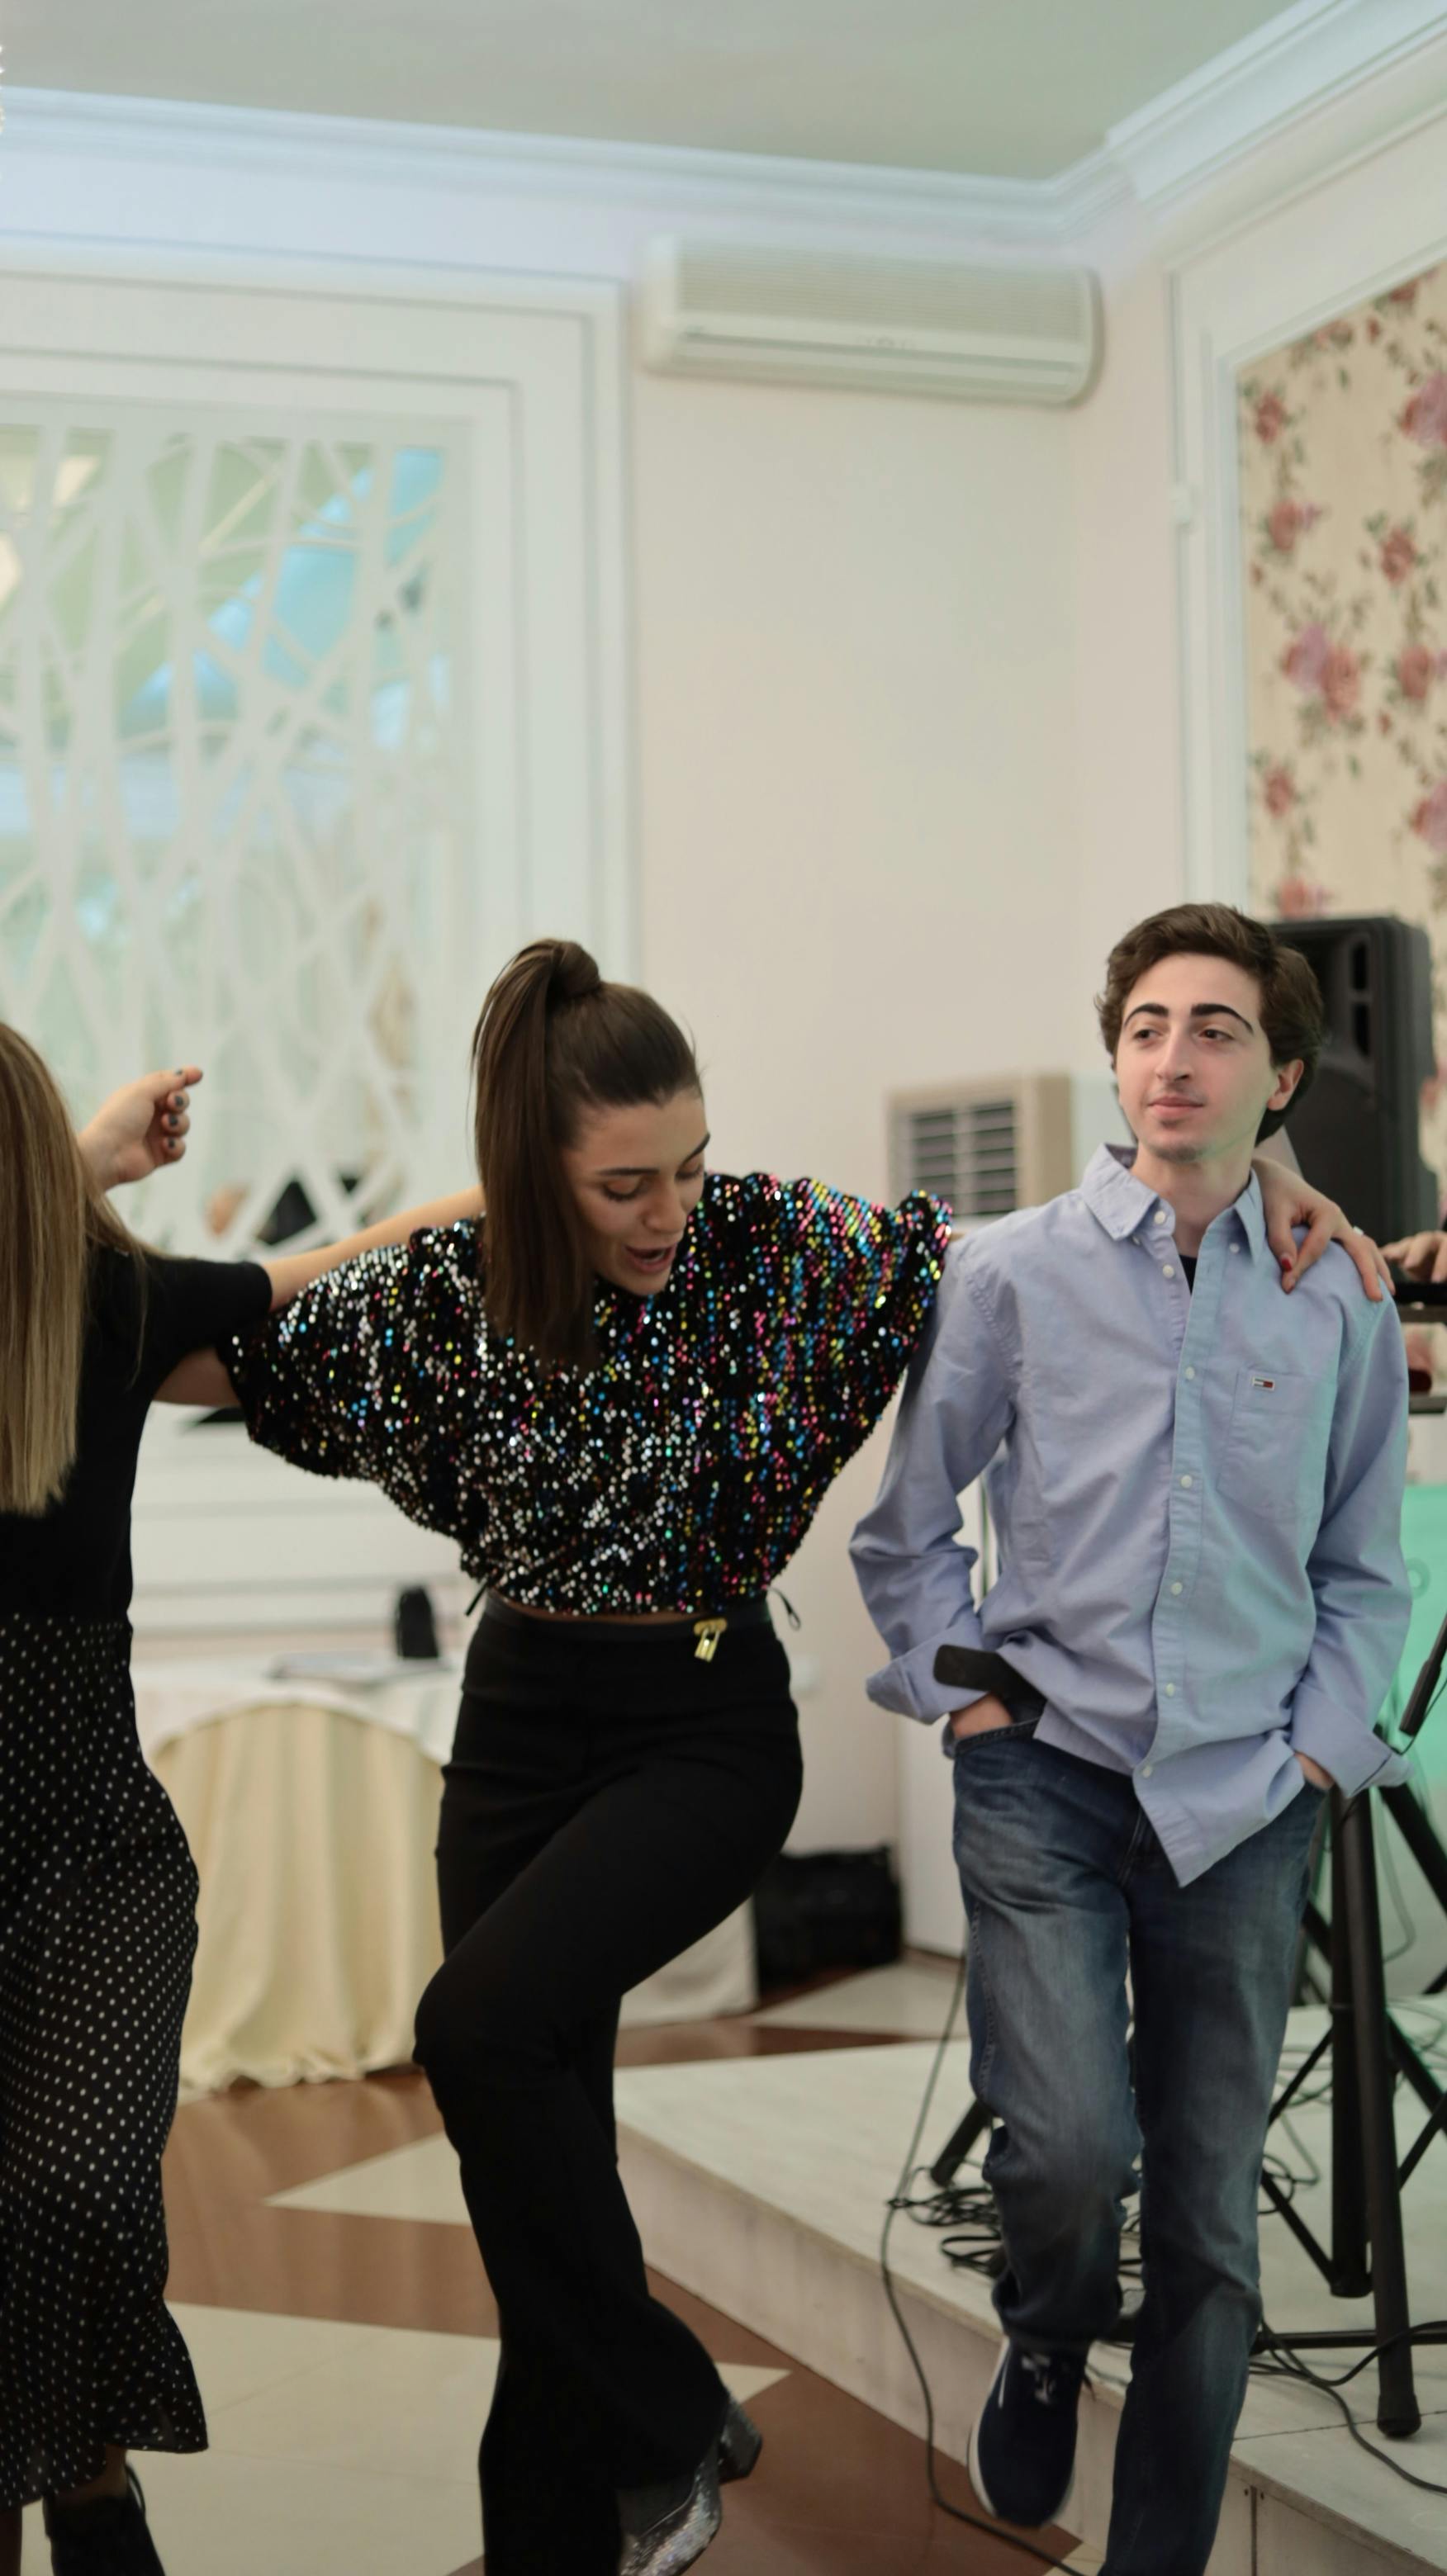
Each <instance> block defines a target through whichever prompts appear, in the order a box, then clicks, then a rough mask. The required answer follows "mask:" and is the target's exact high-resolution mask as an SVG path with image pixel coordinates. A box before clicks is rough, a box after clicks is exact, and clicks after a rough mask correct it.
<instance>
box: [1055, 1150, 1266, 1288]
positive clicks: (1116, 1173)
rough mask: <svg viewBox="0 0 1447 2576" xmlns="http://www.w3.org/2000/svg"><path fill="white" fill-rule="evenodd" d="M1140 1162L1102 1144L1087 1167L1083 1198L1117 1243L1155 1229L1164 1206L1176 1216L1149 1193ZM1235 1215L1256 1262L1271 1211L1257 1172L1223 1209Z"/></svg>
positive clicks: (1157, 1195)
mask: <svg viewBox="0 0 1447 2576" xmlns="http://www.w3.org/2000/svg"><path fill="white" fill-rule="evenodd" d="M1134 1160H1135V1153H1134V1149H1133V1147H1131V1146H1129V1145H1098V1146H1097V1147H1096V1149H1095V1152H1094V1153H1093V1154H1092V1155H1091V1158H1090V1161H1089V1162H1088V1163H1087V1165H1086V1167H1085V1177H1084V1179H1083V1180H1082V1182H1081V1184H1080V1195H1081V1197H1082V1198H1083V1199H1084V1201H1085V1204H1086V1206H1087V1207H1088V1208H1089V1210H1090V1212H1091V1214H1092V1216H1094V1217H1095V1218H1096V1219H1097V1221H1098V1222H1099V1223H1100V1224H1101V1225H1103V1226H1104V1228H1105V1231H1106V1233H1107V1234H1108V1235H1109V1236H1110V1237H1111V1240H1112V1241H1113V1242H1115V1243H1123V1242H1124V1241H1125V1240H1126V1237H1127V1236H1128V1235H1133V1234H1137V1233H1139V1231H1140V1228H1141V1227H1142V1226H1143V1225H1147V1224H1149V1222H1150V1220H1151V1219H1152V1217H1153V1216H1154V1215H1155V1212H1156V1209H1157V1208H1158V1207H1163V1208H1165V1209H1166V1212H1167V1214H1168V1215H1170V1216H1174V1214H1175V1211H1174V1209H1173V1208H1171V1207H1169V1205H1168V1203H1167V1201H1166V1200H1165V1199H1163V1198H1161V1197H1160V1196H1159V1194H1158V1193H1157V1192H1156V1191H1155V1190H1151V1189H1147V1187H1146V1184H1145V1182H1144V1181H1140V1180H1137V1178H1136V1176H1135V1174H1134V1172H1133V1171H1132V1170H1131V1164H1132V1163H1133V1161H1134ZM1223 1214H1225V1215H1227V1216H1232V1217H1234V1218H1235V1219H1236V1221H1237V1223H1238V1224H1239V1226H1240V1228H1241V1231H1242V1233H1243V1234H1244V1235H1245V1237H1246V1241H1247V1244H1248V1246H1249V1247H1250V1251H1251V1255H1252V1258H1253V1260H1254V1259H1256V1258H1257V1257H1258V1256H1259V1255H1260V1254H1261V1253H1262V1252H1264V1251H1265V1249H1266V1211H1265V1209H1264V1208H1263V1206H1262V1204H1261V1185H1260V1183H1259V1181H1258V1180H1257V1178H1256V1174H1255V1173H1254V1172H1253V1173H1252V1175H1251V1178H1250V1180H1249V1181H1248V1182H1247V1184H1246V1187H1245V1189H1244V1190H1243V1191H1242V1192H1241V1195H1240V1197H1239V1198H1238V1199H1236V1200H1235V1201H1233V1203H1232V1205H1231V1206H1230V1207H1229V1208H1227V1209H1225V1210H1223Z"/></svg>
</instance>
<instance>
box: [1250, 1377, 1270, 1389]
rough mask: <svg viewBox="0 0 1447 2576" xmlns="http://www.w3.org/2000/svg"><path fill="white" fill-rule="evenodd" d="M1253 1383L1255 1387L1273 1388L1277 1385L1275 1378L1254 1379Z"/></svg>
mask: <svg viewBox="0 0 1447 2576" xmlns="http://www.w3.org/2000/svg"><path fill="white" fill-rule="evenodd" d="M1251 1383H1252V1385H1253V1386H1266V1387H1271V1386H1274V1385H1275V1384H1276V1380H1275V1378H1274V1377H1254V1378H1253V1379H1252V1381H1251Z"/></svg>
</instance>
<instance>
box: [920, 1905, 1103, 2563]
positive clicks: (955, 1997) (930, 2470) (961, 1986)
mask: <svg viewBox="0 0 1447 2576" xmlns="http://www.w3.org/2000/svg"><path fill="white" fill-rule="evenodd" d="M964 1990H965V1954H964V1952H963V1951H961V1953H960V1964H959V1967H958V1969H957V1970H956V1973H955V1989H954V1993H953V1994H952V1995H951V1997H950V2009H949V2013H948V2016H947V2018H946V2021H945V2026H944V2029H943V2031H942V2032H941V2034H940V2041H939V2046H938V2047H937V2049H936V2050H935V2057H934V2064H933V2066H932V2067H931V2068H930V2071H929V2081H928V2083H927V2084H926V2086H925V2088H924V2100H923V2101H922V2102H921V2104H920V2106H919V2117H918V2119H917V2120H916V2121H915V2124H914V2135H913V2137H912V2138H911V2139H910V2142H909V2151H908V2153H907V2155H906V2156H905V2160H904V2165H903V2169H902V2171H901V2173H900V2177H899V2182H898V2185H897V2187H896V2189H895V2191H894V2194H893V2196H892V2198H891V2199H890V2200H889V2201H888V2202H887V2203H886V2206H885V2214H884V2233H883V2234H882V2236H881V2237H880V2240H879V2271H880V2277H881V2279H882V2281H883V2283H884V2295H885V2297H886V2299H887V2300H888V2301H889V2312H890V2315H891V2316H892V2317H893V2319H894V2322H895V2324H896V2325H897V2326H898V2328H899V2332H900V2339H901V2341H902V2343H903V2345H904V2348H905V2351H906V2352H907V2353H908V2355H909V2358H910V2362H911V2364H912V2366H913V2369H914V2375H915V2377H916V2379H917V2380H918V2381H919V2389H920V2395H921V2397H922V2398H923V2399H924V2421H925V2436H924V2456H925V2474H926V2476H927V2478H928V2480H929V2491H930V2495H931V2498H932V2500H933V2501H934V2503H935V2504H937V2505H938V2507H939V2509H940V2511H941V2513H947V2514H948V2515H949V2517H950V2520H951V2521H952V2522H963V2523H967V2524H968V2526H969V2528H970V2530H971V2531H983V2532H985V2533H987V2534H988V2536H989V2538H990V2539H991V2540H997V2541H999V2542H1001V2543H1002V2545H1003V2546H1004V2547H1005V2548H1006V2549H1018V2550H1019V2551H1020V2553H1021V2556H1022V2557H1025V2558H1031V2559H1033V2560H1034V2562H1035V2564H1036V2566H1037V2567H1056V2568H1063V2569H1065V2570H1066V2576H1069V2565H1070V2562H1069V2560H1068V2559H1065V2558H1052V2557H1051V2555H1050V2553H1049V2551H1048V2550H1046V2549H1037V2548H1036V2546H1035V2544H1034V2542H1033V2541H1030V2540H1021V2539H1018V2538H1017V2537H1016V2535H1015V2534H1014V2533H1013V2532H1011V2531H1006V2530H1005V2529H1003V2527H1002V2526H1001V2525H1000V2524H999V2523H998V2522H985V2521H982V2520H981V2518H980V2516H979V2515H978V2514H973V2513H966V2512H965V2511H964V2510H963V2508H962V2507H961V2506H960V2505H957V2504H951V2503H950V2500H949V2498H948V2496H946V2495H944V2494H943V2493H942V2492H941V2489H940V2482H939V2476H938V2473H937V2471H936V2468H935V2404H934V2398H933V2397H932V2395H931V2393H930V2384H929V2381H928V2379H927V2378H926V2377H925V2370H924V2364H923V2362H922V2361H921V2360H920V2357H919V2354H918V2352H917V2351H916V2349H915V2342H914V2337H913V2335H912V2334H911V2333H910V2330H909V2328H908V2326H907V2325H906V2323H905V2320H904V2311H903V2309H902V2308H901V2307H900V2304H899V2298H898V2294H897V2292H896V2290H895V2286H894V2275H893V2273H892V2272H891V2271H890V2268H889V2234H890V2229H891V2228H892V2227H893V2225H894V2222H895V2219H896V2218H897V2216H898V2215H899V2212H900V2211H901V2210H902V2209H908V2208H909V2207H910V2205H911V2204H910V2201H909V2198H908V2194H909V2186H910V2184H911V2182H912V2181H913V2179H914V2177H915V2175H916V2173H918V2172H919V2171H920V2166H919V2163H918V2156H919V2142H920V2140H921V2138H922V2137H923V2136H924V2128H925V2122H926V2121H927V2120H928V2118H929V2115H930V2105H931V2103H932V2102H933V2100H934V2096H935V2086H936V2085H937V2084H938V2082H939V2077H940V2068H941V2067H942V2066H943V2064H944V2062H945V2050H946V2049H947V2048H948V2046H949V2044H950V2041H951V2040H952V2039H953V2037H954V2035H955V2023H956V2021H957V2020H958V2018H959V2010H960V1997H961V1996H962V1995H963V1993H964Z"/></svg>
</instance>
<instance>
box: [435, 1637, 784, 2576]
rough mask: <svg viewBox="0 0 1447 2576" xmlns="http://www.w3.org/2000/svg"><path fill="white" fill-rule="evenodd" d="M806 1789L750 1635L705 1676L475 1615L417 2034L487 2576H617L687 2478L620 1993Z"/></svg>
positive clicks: (727, 1645)
mask: <svg viewBox="0 0 1447 2576" xmlns="http://www.w3.org/2000/svg"><path fill="white" fill-rule="evenodd" d="M799 1785H800V1759H799V1743H798V1730H797V1722H796V1719H795V1714H794V1708H793V1703H792V1701H791V1699H790V1696H789V1675H788V1664H787V1661H786V1658H785V1655H784V1651H783V1648H782V1647H781V1646H780V1644H779V1642H778V1639H777V1638H776V1637H775V1635H774V1632H773V1629H772V1627H771V1626H769V1625H768V1623H767V1621H763V1622H760V1623H759V1624H758V1625H747V1624H744V1625H739V1626H731V1627H730V1628H729V1629H728V1630H727V1632H726V1633H725V1634H724V1636H723V1637H722V1638H721V1639H720V1641H719V1645H718V1650H717V1653H716V1655H715V1657H714V1660H713V1661H712V1662H711V1663H703V1662H700V1661H699V1660H698V1659H697V1657H696V1655H695V1639H694V1636H693V1633H692V1631H691V1629H690V1628H688V1627H687V1626H684V1625H681V1624H680V1625H677V1626H675V1625H673V1624H671V1623H667V1622H660V1623H658V1625H657V1626H652V1625H650V1626H649V1627H648V1628H646V1629H643V1628H633V1627H628V1626H614V1625H611V1624H609V1623H606V1622H602V1621H599V1622H586V1623H585V1622H573V1621H567V1622H564V1621H556V1622H554V1621H548V1620H540V1619H530V1618H526V1617H525V1616H523V1615H522V1614H521V1613H520V1612H517V1611H509V1610H507V1609H505V1608H502V1607H500V1606H499V1605H497V1604H495V1603H493V1602H491V1601H490V1602H489V1603H488V1605H487V1608H486V1610H485V1611H484V1614H483V1617H482V1620H481V1621H480V1623H479V1625H478V1627H477V1630H476V1632H475V1634H474V1636H473V1640H472V1645H471V1648H470V1650H469V1654H468V1659H467V1671H466V1678H465V1681H464V1685H463V1696H462V1708H461V1714H460V1716H459V1719H458V1726H457V1737H456V1742H455V1744H454V1748H453V1755H452V1760H451V1762H450V1763H449V1764H448V1767H447V1772H446V1787H445V1790H444V1794H443V1802H442V1821H441V1828H440V1834H439V1840H438V1849H437V1864H438V1876H439V1882H440V1889H441V1899H442V1934H443V1943H444V1947H445V1950H446V1954H447V1955H446V1957H445V1959H444V1961H443V1964H442V1966H441V1968H440V1969H439V1970H438V1972H437V1975H436V1976H435V1977H434V1978H433V1980H432V1983H431V1984H430V1985H429V1987H428V1988H427V1991H426V1993H425V1994H424V1996H423V1998H422V2002H421V2006H420V2008H419V2011H418V2015H417V2056H418V2059H419V2061H420V2063H421V2064H422V2065H423V2066H424V2067H425V2068H426V2070H427V2073H428V2076H429V2077H430V2079H431V2083H432V2089H433V2092H434V2093H435V2095H436V2097H437V2102H438V2107H439V2109H440V2110H441V2112H442V2116H443V2119H444V2121H445V2123H446V2127H447V2134H448V2136H449V2138H450V2139H451V2141H452V2143H453V2145H454V2147H455V2148H456V2150H457V2154H458V2157H459V2159H460V2162H461V2166H462V2185H463V2190H464V2193H465V2195H466V2199H467V2206H468V2210H469V2213H470V2215H471V2218H472V2223H473V2227H474V2229H475V2230H476V2234H477V2241H478V2244H479V2246H480V2248H481V2251H482V2258H483V2261H484V2263H485V2264H486V2266H487V2273H488V2278H489V2280H490V2282H491V2285H492V2290H493V2295H494V2297H495V2298H496V2300H497V2305H498V2311H499V2316H500V2319H501V2336H502V2348H503V2349H502V2366H501V2370H500V2373H499V2378H498V2386H497V2393H496V2396H495V2399H494V2403H493V2408H492V2413H491V2415H490V2417H489V2419H488V2424H487V2430H486V2432H485V2434H484V2437H483V2445H482V2460H481V2470H482V2490H483V2529H484V2540H485V2547H486V2555H487V2568H488V2576H613V2571H614V2570H616V2567H617V2561H618V2549H619V2535H618V2521H617V2512H616V2506H615V2503H614V2491H615V2489H616V2488H618V2487H623V2486H642V2485H647V2484H650V2483H652V2482H653V2481H654V2480H656V2479H663V2478H669V2477H672V2476H674V2475H677V2474H681V2473H682V2472H683V2471H685V2470H688V2469H692V2468H693V2467H694V2466H695V2464H696V2463H697V2462H698V2461H699V2460H700V2459H701V2458H702V2456H703V2454H704V2452H705V2451H706V2450H707V2448H708V2446H709V2443H710V2442H711V2441H712V2440H713V2438H714V2436H715V2435H716V2433H717V2432H718V2430H719V2427H720V2425H721V2423H722V2421H723V2414H724V2407H725V2404H726V2399H725V2394H724V2390H723V2386H722V2383H721V2381H720V2379H719V2376H718V2373H717V2371H716V2370H715V2369H714V2366H713V2363H712V2362H711V2361H710V2359H709V2357H708V2355H707V2354H706V2352H705V2351H704V2350H703V2347H702V2345H701V2344H700V2343H699V2342H698V2341H697V2340H696V2338H695V2337H694V2336H693V2335H692V2334H691V2333H690V2332H689V2331H688V2329H687V2328H686V2327H685V2326H684V2325H682V2324H681V2323H680V2321H679V2320H678V2318H677V2317H675V2316H674V2315H673V2314H672V2312H671V2311H670V2310H669V2309H668V2308H666V2307H663V2306H661V2305H660V2304H659V2302H658V2301H657V2300H656V2299H654V2298H653V2297H651V2295H650V2293H649V2290H648V2284H647V2280H646V2277H645V2274H644V2268H643V2253H642V2248H641V2246H640V2244H639V2239H638V2232H637V2229H636V2228H635V2226H634V2223H633V2219H632V2215H631V2213H630V2211H629V2208H628V2203H627V2201H626V2199H625V2198H624V2194H623V2187H622V2184H621V2182H620V2180H619V2177H618V2170H617V2160H616V2150H615V2143H614V2128H613V2082H612V2076H613V2047H614V2039H615V2035H616V2031H617V2025H618V2007H619V2003H620V2001H621V1999H622V1997H623V1995H624V1994H625V1993H626V1992H627V1990H628V1988H629V1987H630V1986H634V1985H637V1984H638V1983H639V1982H640V1981H641V1980H642V1979H643V1978H644V1977H646V1976H649V1975H651V1973H652V1972H653V1971H654V1970H655V1969H657V1968H660V1967H662V1966H663V1965H664V1964H665V1962H666V1961H667V1960H669V1959H672V1958H674V1957H675V1956H676V1955H677V1954H678V1952H679V1951H680V1950H683V1949H686V1948H687V1947H688V1945H689V1943H690V1942H693V1941H697V1940H699V1939H700V1938H701V1937H702V1935H703V1934H704V1933H705V1932H707V1931H709V1930H711V1929H712V1927H713V1926H714V1925H715V1924H717V1923H720V1922H722V1921H723V1919H724V1917H725V1916H726V1915H728V1914H730V1913H731V1912H732V1911H733V1910H734V1908H735V1907H736V1906H738V1905H740V1904H742V1903H743V1901H744V1899H745V1898H746V1897H747V1896H748V1894H749V1892H750V1890H751V1889H752V1887H753V1886H754V1884H755V1881H756V1880H757V1878H758V1876H759V1873H760V1871H761V1870H762V1869H763V1867H764V1864H765V1863H766V1862H767V1861H768V1860H769V1859H771V1858H772V1856H773V1854H774V1853H775V1852H777V1851H778V1850H779V1848H780V1846H781V1845H782V1843H783V1841H784V1838H785V1836H786V1834H787V1833H788V1830H789V1827H790V1824H791V1823H792V1821H793V1816H794V1811H795V1808H796V1806H797V1804H798V1798H799Z"/></svg>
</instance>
